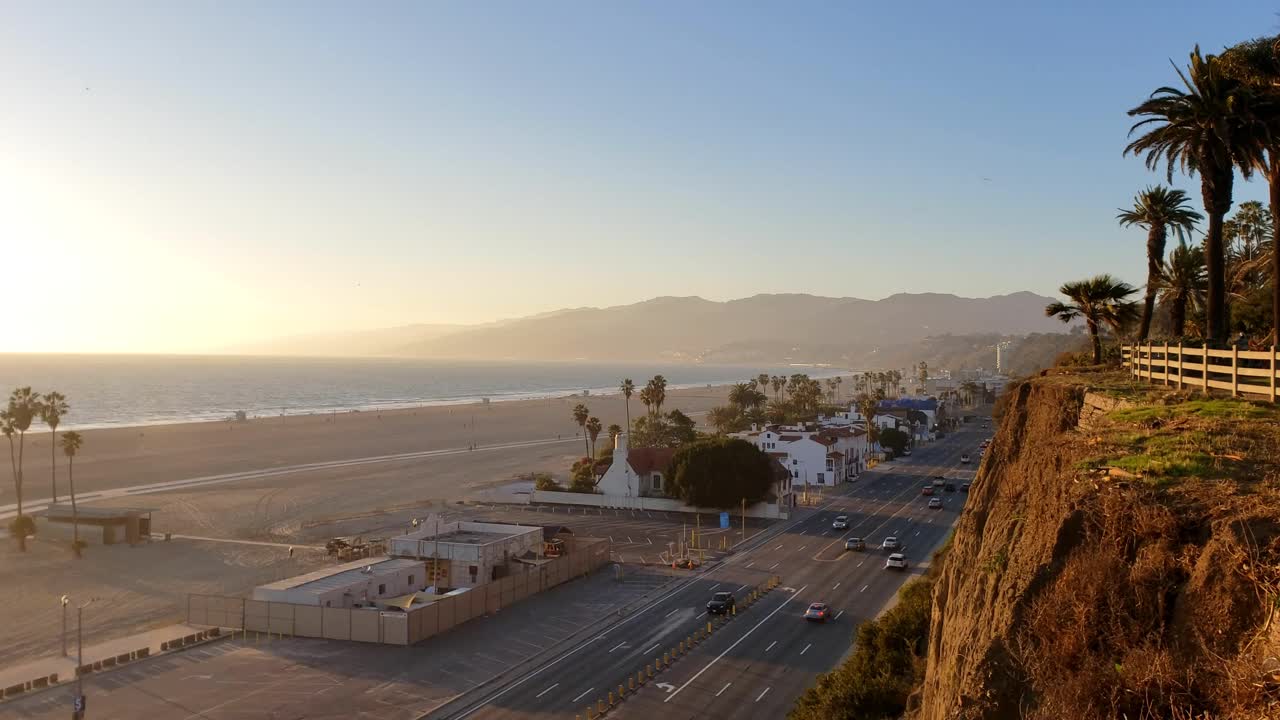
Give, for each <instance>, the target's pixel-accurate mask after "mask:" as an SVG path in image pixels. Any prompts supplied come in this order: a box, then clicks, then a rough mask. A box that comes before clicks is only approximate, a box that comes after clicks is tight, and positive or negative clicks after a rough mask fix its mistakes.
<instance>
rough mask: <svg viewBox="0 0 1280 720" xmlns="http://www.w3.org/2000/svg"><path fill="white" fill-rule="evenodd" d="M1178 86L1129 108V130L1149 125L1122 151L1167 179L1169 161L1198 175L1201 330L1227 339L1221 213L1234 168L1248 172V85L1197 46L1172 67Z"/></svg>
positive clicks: (1253, 128)
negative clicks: (1204, 275)
mask: <svg viewBox="0 0 1280 720" xmlns="http://www.w3.org/2000/svg"><path fill="white" fill-rule="evenodd" d="M1174 69H1175V70H1176V71H1177V73H1178V77H1179V78H1180V79H1181V80H1182V84H1183V86H1184V87H1185V88H1186V91H1185V92H1184V91H1183V90H1180V89H1178V88H1174V87H1162V88H1159V89H1157V90H1156V91H1155V92H1153V93H1151V96H1150V97H1148V98H1147V100H1146V101H1145V102H1143V103H1142V104H1141V105H1138V106H1137V107H1135V108H1133V109H1132V110H1130V111H1129V115H1130V116H1144V117H1145V118H1146V119H1145V120H1140V121H1138V122H1137V123H1135V124H1134V125H1133V127H1131V128H1130V129H1129V134H1130V135H1132V134H1133V133H1134V132H1136V131H1137V130H1138V129H1140V128H1144V127H1145V126H1147V125H1148V124H1151V123H1156V127H1154V128H1150V129H1147V130H1146V131H1145V134H1144V135H1142V136H1141V137H1139V138H1138V139H1136V140H1134V141H1133V142H1131V143H1129V144H1128V145H1127V146H1125V149H1124V154H1126V155H1128V154H1129V153H1131V152H1132V153H1134V154H1135V155H1145V156H1146V157H1145V159H1146V165H1147V167H1148V168H1150V169H1152V170H1155V169H1157V168H1159V166H1160V165H1161V164H1164V165H1165V166H1166V173H1167V177H1168V181H1169V182H1173V170H1174V168H1175V167H1177V168H1179V169H1180V170H1182V171H1183V172H1184V173H1187V174H1192V173H1199V175H1200V195H1201V198H1202V200H1203V202H1204V210H1205V214H1206V215H1207V216H1208V218H1209V226H1208V229H1207V230H1206V232H1205V267H1206V270H1207V272H1208V281H1209V282H1208V286H1209V292H1208V301H1207V303H1206V315H1207V316H1208V317H1207V323H1206V325H1207V327H1206V332H1205V335H1206V337H1207V338H1208V339H1209V340H1211V341H1218V342H1221V341H1223V340H1225V339H1226V337H1227V305H1226V268H1225V265H1224V263H1225V261H1226V253H1225V251H1224V246H1223V227H1222V225H1223V219H1224V218H1225V217H1226V214H1227V212H1228V211H1229V210H1231V192H1232V184H1233V183H1234V181H1235V171H1234V168H1235V167H1236V166H1237V165H1238V166H1239V169H1240V173H1241V175H1242V176H1244V177H1245V178H1248V177H1250V176H1251V175H1252V173H1253V167H1254V166H1253V164H1251V163H1250V162H1249V159H1250V158H1252V157H1253V154H1254V149H1255V148H1256V147H1257V146H1258V144H1259V142H1260V140H1259V136H1260V135H1261V134H1262V133H1261V126H1260V125H1259V123H1258V122H1256V119H1255V117H1254V116H1253V115H1252V114H1251V110H1250V100H1251V93H1250V92H1249V90H1248V88H1247V87H1246V86H1245V85H1243V84H1241V83H1240V82H1237V81H1236V80H1233V79H1232V78H1230V77H1229V76H1228V75H1227V74H1226V73H1224V72H1223V71H1222V67H1221V65H1220V64H1219V63H1218V61H1217V58H1216V57H1215V56H1213V55H1209V56H1207V57H1202V56H1201V55H1200V47H1199V46H1198V45H1197V46H1196V49H1195V50H1194V51H1193V52H1192V53H1191V61H1190V65H1189V66H1188V68H1187V72H1186V73H1183V72H1182V70H1181V69H1179V68H1177V67H1176V66H1175V68H1174Z"/></svg>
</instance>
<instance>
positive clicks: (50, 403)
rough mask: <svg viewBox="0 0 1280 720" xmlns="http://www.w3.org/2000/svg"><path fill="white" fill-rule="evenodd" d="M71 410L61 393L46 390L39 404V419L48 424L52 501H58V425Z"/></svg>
mask: <svg viewBox="0 0 1280 720" xmlns="http://www.w3.org/2000/svg"><path fill="white" fill-rule="evenodd" d="M69 412H71V406H70V405H68V404H67V399H66V398H65V397H64V396H63V395H62V393H60V392H57V391H56V390H55V391H53V392H47V393H45V394H44V402H42V403H41V404H40V420H41V421H42V422H44V424H45V425H48V426H49V475H50V478H49V488H50V493H49V494H50V497H52V498H53V502H58V425H59V424H61V423H62V418H63V416H65V415H66V414H67V413H69Z"/></svg>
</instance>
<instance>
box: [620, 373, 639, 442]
mask: <svg viewBox="0 0 1280 720" xmlns="http://www.w3.org/2000/svg"><path fill="white" fill-rule="evenodd" d="M618 389H619V390H621V391H622V401H623V403H624V404H625V405H626V409H627V432H631V394H632V393H634V392H635V391H636V384H635V383H633V382H631V378H624V379H623V380H622V385H620V386H619V387H618Z"/></svg>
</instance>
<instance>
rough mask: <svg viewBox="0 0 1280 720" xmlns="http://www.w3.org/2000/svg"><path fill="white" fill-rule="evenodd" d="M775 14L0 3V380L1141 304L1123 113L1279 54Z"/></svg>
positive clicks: (1078, 7)
mask: <svg viewBox="0 0 1280 720" xmlns="http://www.w3.org/2000/svg"><path fill="white" fill-rule="evenodd" d="M754 5H759V4H758V3H757V4H754ZM773 5H774V6H775V9H773V10H761V9H757V8H752V9H747V4H744V3H738V2H715V3H711V2H699V3H684V2H681V3H675V2H671V3H629V4H624V3H600V2H581V3H558V2H511V3H496V2H483V3H482V2H455V3H429V2H416V3H403V4H392V3H373V4H370V5H369V6H367V7H368V8H370V9H365V10H358V9H356V5H354V4H350V3H332V4H326V3H307V4H305V5H303V4H299V3H293V2H282V3H260V2H252V3H251V2H217V3H197V2H182V3H161V2H151V3H139V4H135V3H125V2H112V3H99V2H92V3H85V4H66V3H57V2H38V3H37V2H29V3H25V4H23V5H19V4H16V3H10V4H6V5H4V7H3V8H0V92H2V93H3V96H2V97H3V101H0V157H3V158H4V160H3V162H0V237H3V238H4V239H5V242H4V244H5V245H6V247H9V246H10V245H11V243H10V241H11V240H16V241H17V242H16V243H13V245H15V246H17V252H16V255H15V254H13V253H11V252H10V250H6V252H5V255H6V257H0V262H4V263H5V264H6V265H9V266H10V267H25V268H32V270H31V272H29V273H19V274H18V279H16V280H13V281H11V282H10V295H11V297H12V296H14V295H16V296H18V297H23V298H25V302H26V303H27V304H29V306H30V307H29V311H28V312H20V313H18V315H19V318H18V320H17V321H16V322H17V326H16V329H15V330H13V331H11V332H6V333H4V334H3V335H2V336H0V338H2V339H0V351H3V350H139V351H150V350H157V351H159V350H174V351H192V350H201V349H207V348H216V347H220V346H225V345H226V344H228V343H233V342H236V341H238V340H240V339H245V338H254V337H261V336H265V335H271V334H274V333H285V334H291V333H294V332H310V331H318V330H325V329H347V328H361V327H381V326H390V325H396V324H402V323H408V322H476V321H484V320H490V319H495V318H500V317H510V316H516V315H523V314H529V313H533V312H539V311H544V310H549V309H554V308H558V307H564V306H580V305H598V306H599V305H611V304H620V303H628V302H634V301H637V300H642V299H645V298H648V297H652V296H655V295H702V296H704V297H708V298H712V299H728V298H733V297H741V296H746V295H752V294H755V293H758V292H809V293H815V294H823V295H849V296H857V297H866V298H879V297H884V296H886V295H889V294H892V293H895V292H900V291H906V292H924V291H937V292H954V293H957V294H961V295H968V296H984V295H991V294H996V293H1005V292H1012V291H1016V290H1024V289H1027V290H1033V291H1037V292H1040V293H1045V294H1050V293H1052V291H1053V290H1054V289H1055V288H1056V287H1057V285H1059V284H1060V283H1061V282H1062V281H1064V280H1068V279H1074V278H1077V277H1081V276H1085V275H1088V274H1092V273H1096V272H1102V271H1110V272H1114V273H1117V274H1119V275H1121V276H1122V277H1124V278H1125V279H1127V280H1130V281H1132V282H1135V283H1137V282H1140V281H1141V279H1142V268H1143V259H1142V252H1143V250H1142V249H1143V242H1144V238H1143V236H1142V233H1141V231H1140V230H1120V229H1119V228H1118V227H1116V224H1115V222H1114V215H1115V212H1116V208H1117V207H1119V206H1121V205H1125V204H1127V203H1128V202H1129V200H1130V198H1131V197H1132V195H1133V193H1134V192H1135V191H1137V190H1139V189H1141V188H1142V187H1143V186H1144V185H1146V184H1148V183H1151V182H1155V181H1157V180H1158V179H1159V178H1158V177H1157V176H1155V175H1152V174H1150V173H1148V172H1147V171H1146V170H1145V169H1144V168H1143V167H1142V165H1141V163H1140V162H1138V161H1137V160H1134V159H1132V158H1123V157H1121V154H1120V153H1121V149H1122V148H1123V146H1124V143H1125V134H1126V132H1127V130H1128V127H1129V124H1130V119H1129V118H1128V117H1127V116H1126V115H1125V110H1127V109H1128V108H1130V107H1132V106H1133V105H1135V104H1136V103H1137V102H1139V101H1140V100H1141V99H1142V98H1143V97H1144V96H1145V95H1146V94H1147V93H1149V92H1150V91H1151V90H1153V89H1154V88H1155V87H1157V86H1159V85H1162V84H1167V83H1170V82H1172V81H1174V80H1176V77H1175V75H1174V73H1173V69H1172V68H1171V67H1170V65H1169V59H1170V58H1172V59H1174V60H1176V61H1178V62H1179V63H1185V60H1186V54H1187V52H1188V51H1190V49H1191V48H1192V46H1193V45H1194V44H1195V43H1197V42H1198V43H1200V44H1201V46H1202V47H1204V48H1205V49H1206V50H1217V49H1220V48H1221V47H1222V46H1224V45H1227V44H1231V43H1234V42H1237V41H1239V40H1242V39H1246V38H1249V37H1252V36H1256V35H1262V34H1271V33H1275V32H1277V29H1278V23H1277V16H1276V14H1275V9H1276V6H1275V5H1274V4H1270V3H1263V2H1252V1H1248V2H1230V3H1207V2H1203V1H1201V2H1162V3H1139V2H1082V3H1060V2H1054V3H1049V2H1036V3H1031V2H1020V3H1013V2H1008V3H992V2H985V1H978V2H964V3H957V2H913V3H872V2H843V3H834V2H833V3H775V4H773ZM1033 6H1034V7H1033ZM304 7H305V9H303V8H304ZM983 178H990V181H989V182H988V181H984V180H983ZM1175 185H1177V186H1179V187H1184V188H1186V189H1187V190H1188V191H1190V192H1191V193H1192V195H1193V196H1194V197H1196V198H1197V200H1198V197H1199V195H1198V184H1197V182H1196V181H1194V180H1189V179H1187V178H1175ZM1249 198H1259V199H1264V198H1265V187H1264V186H1263V185H1262V184H1261V183H1259V182H1254V183H1252V184H1248V185H1241V186H1240V189H1239V191H1238V192H1237V201H1239V200H1241V199H1249ZM11 262H12V263H13V264H12V265H10V263H11ZM6 274H7V275H8V274H9V273H6ZM55 277H56V279H55ZM54 286H61V288H60V289H59V290H58V291H56V292H54V291H51V290H50V288H51V287H54ZM49 317H57V318H59V320H58V321H57V322H50V321H49V320H48V318H49Z"/></svg>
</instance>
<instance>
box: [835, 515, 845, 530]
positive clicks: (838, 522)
mask: <svg viewBox="0 0 1280 720" xmlns="http://www.w3.org/2000/svg"><path fill="white" fill-rule="evenodd" d="M831 529H832V530H848V529H849V516H848V515H837V516H836V519H835V520H832V521H831Z"/></svg>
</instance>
